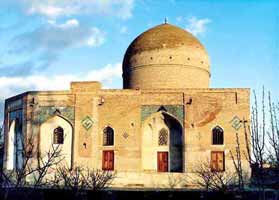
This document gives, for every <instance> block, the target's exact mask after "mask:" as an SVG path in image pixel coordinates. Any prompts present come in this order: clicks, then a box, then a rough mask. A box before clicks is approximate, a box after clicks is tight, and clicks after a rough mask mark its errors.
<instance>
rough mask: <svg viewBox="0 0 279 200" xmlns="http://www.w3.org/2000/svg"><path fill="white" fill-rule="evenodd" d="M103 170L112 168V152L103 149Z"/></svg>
mask: <svg viewBox="0 0 279 200" xmlns="http://www.w3.org/2000/svg"><path fill="white" fill-rule="evenodd" d="M102 169H103V170H114V152H113V151H103V166H102Z"/></svg>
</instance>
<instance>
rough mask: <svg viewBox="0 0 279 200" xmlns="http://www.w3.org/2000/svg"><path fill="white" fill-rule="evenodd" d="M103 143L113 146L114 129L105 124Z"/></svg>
mask: <svg viewBox="0 0 279 200" xmlns="http://www.w3.org/2000/svg"><path fill="white" fill-rule="evenodd" d="M103 145H104V146H113V145H114V130H113V128H111V127H110V126H107V127H105V128H104V130H103Z"/></svg>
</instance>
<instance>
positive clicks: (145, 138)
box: [142, 110, 183, 172]
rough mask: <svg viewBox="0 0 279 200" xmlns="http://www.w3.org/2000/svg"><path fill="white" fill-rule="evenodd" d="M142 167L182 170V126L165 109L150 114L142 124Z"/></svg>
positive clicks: (146, 168)
mask: <svg viewBox="0 0 279 200" xmlns="http://www.w3.org/2000/svg"><path fill="white" fill-rule="evenodd" d="M142 131H143V135H142V168H143V170H145V171H149V170H152V171H159V172H183V128H182V125H181V123H180V122H179V121H178V120H177V119H176V118H175V117H174V116H173V115H171V114H169V113H168V112H166V111H162V110H161V111H158V112H156V113H153V114H152V115H150V116H149V117H148V118H147V119H146V120H145V121H144V122H143V126H142Z"/></svg>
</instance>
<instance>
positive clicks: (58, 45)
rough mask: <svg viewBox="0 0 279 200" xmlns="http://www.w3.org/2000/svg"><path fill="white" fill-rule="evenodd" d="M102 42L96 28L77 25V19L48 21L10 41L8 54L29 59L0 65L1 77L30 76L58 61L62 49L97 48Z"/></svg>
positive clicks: (102, 36)
mask: <svg viewBox="0 0 279 200" xmlns="http://www.w3.org/2000/svg"><path fill="white" fill-rule="evenodd" d="M104 42H105V33H104V32H103V31H101V30H100V29H98V28H97V27H89V26H86V25H81V24H80V23H79V21H78V20H77V19H69V20H67V21H66V22H65V23H61V24H58V23H57V22H56V21H55V20H49V21H48V23H47V24H45V25H42V26H40V27H38V28H35V29H34V30H32V31H29V32H25V33H22V34H20V35H17V36H15V37H14V38H13V39H12V41H11V44H10V49H9V51H8V52H9V54H10V55H18V54H19V55H23V56H24V57H25V58H27V57H30V58H28V60H27V61H24V62H23V63H16V64H0V69H1V73H2V76H3V75H6V76H17V75H18V74H22V75H23V74H30V73H34V72H36V71H39V70H43V69H46V68H47V67H48V66H50V65H51V64H52V63H53V62H55V61H56V60H58V59H59V56H60V54H61V53H62V52H64V50H65V49H69V48H80V47H90V48H92V47H99V46H101V45H102V44H103V43H104Z"/></svg>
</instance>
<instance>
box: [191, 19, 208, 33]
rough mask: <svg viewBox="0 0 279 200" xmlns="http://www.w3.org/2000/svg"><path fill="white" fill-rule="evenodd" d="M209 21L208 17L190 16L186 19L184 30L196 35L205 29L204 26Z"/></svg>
mask: <svg viewBox="0 0 279 200" xmlns="http://www.w3.org/2000/svg"><path fill="white" fill-rule="evenodd" d="M209 23H211V20H210V19H208V18H203V19H198V18H196V17H191V18H189V19H188V25H187V26H186V30H188V31H189V32H191V33H192V34H193V35H195V36H197V35H200V34H203V33H204V32H205V31H206V30H207V27H206V26H207V25H208V24H209Z"/></svg>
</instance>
